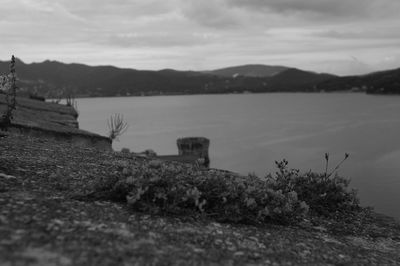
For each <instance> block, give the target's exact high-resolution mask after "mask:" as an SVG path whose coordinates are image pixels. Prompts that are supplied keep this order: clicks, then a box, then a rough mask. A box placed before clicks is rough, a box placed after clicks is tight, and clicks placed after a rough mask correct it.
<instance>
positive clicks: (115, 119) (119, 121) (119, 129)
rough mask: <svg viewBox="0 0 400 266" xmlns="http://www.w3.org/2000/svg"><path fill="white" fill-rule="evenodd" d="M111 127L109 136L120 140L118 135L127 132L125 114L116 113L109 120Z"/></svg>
mask: <svg viewBox="0 0 400 266" xmlns="http://www.w3.org/2000/svg"><path fill="white" fill-rule="evenodd" d="M107 126H108V129H109V133H108V137H109V138H110V139H111V140H114V139H116V140H118V137H119V136H121V135H122V134H123V133H125V132H126V130H127V129H128V124H127V123H126V122H125V121H124V116H123V115H121V114H114V115H112V116H111V117H110V119H109V120H108V121H107Z"/></svg>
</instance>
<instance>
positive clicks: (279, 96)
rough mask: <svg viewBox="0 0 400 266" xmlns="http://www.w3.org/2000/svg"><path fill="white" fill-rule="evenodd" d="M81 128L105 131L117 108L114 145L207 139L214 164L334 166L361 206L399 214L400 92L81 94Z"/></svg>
mask: <svg viewBox="0 0 400 266" xmlns="http://www.w3.org/2000/svg"><path fill="white" fill-rule="evenodd" d="M78 110H79V112H80V117H79V123H80V128H82V129H85V130H89V131H92V132H96V133H99V134H102V135H106V134H107V119H108V118H109V117H110V116H111V115H112V114H114V113H121V114H123V115H124V118H125V120H126V121H127V122H128V124H129V129H128V131H127V132H126V133H125V134H124V135H123V136H121V137H120V139H119V141H115V142H114V144H113V147H114V149H116V150H119V149H121V148H122V147H126V148H129V149H130V150H131V151H135V152H140V151H143V150H146V149H153V150H154V151H155V152H157V154H159V155H163V154H177V153H178V149H177V146H176V139H177V138H180V137H188V136H202V137H207V138H209V139H210V142H211V143H210V150H209V153H210V160H211V167H214V168H221V169H228V170H231V171H235V172H239V173H242V174H248V173H250V172H255V173H256V174H258V175H264V174H266V173H270V172H271V173H272V172H275V170H276V168H275V164H274V161H275V160H280V159H283V158H286V159H287V160H288V161H289V166H290V167H292V168H298V169H300V170H301V171H308V170H310V169H312V170H315V171H320V172H324V169H325V160H324V154H325V153H326V152H329V154H330V167H329V168H330V169H333V168H334V167H335V165H336V163H338V162H339V161H340V160H342V158H343V157H344V154H345V153H346V152H347V153H349V154H350V157H349V158H348V160H347V161H345V162H344V164H343V165H342V166H341V167H340V169H339V171H338V172H339V174H340V175H341V176H345V177H348V178H350V179H351V180H352V182H351V185H352V187H354V188H356V189H357V190H358V191H359V196H360V198H361V203H362V204H363V205H367V206H373V207H375V210H376V211H378V212H382V213H385V214H388V215H391V216H395V217H397V218H400V204H399V203H400V193H399V191H400V175H399V172H400V97H398V96H376V95H375V96H373V95H365V94H361V93H329V94H328V93H271V94H240V95H237V94H229V95H190V96H187V95H185V96H154V97H118V98H83V99H78Z"/></svg>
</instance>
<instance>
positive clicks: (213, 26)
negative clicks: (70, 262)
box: [0, 0, 400, 73]
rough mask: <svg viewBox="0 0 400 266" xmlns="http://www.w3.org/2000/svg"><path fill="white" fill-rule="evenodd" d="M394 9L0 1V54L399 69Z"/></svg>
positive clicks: (166, 63)
mask: <svg viewBox="0 0 400 266" xmlns="http://www.w3.org/2000/svg"><path fill="white" fill-rule="evenodd" d="M399 10H400V1H398V0H346V1H345V0H335V1H333V0H207V1H199V0H146V1H144V0H113V1H110V0H84V1H82V0H2V16H0V36H1V46H2V49H1V50H0V58H9V56H10V54H12V53H15V54H16V55H17V56H18V57H21V58H22V59H23V60H24V61H26V62H30V61H42V60H45V59H54V60H59V61H65V62H82V63H89V64H115V65H117V66H122V67H133V68H147V69H152V68H153V69H160V68H177V69H211V68H218V67H225V66H229V65H238V64H247V63H262V64H283V65H288V66H295V67H300V68H306V69H312V70H315V71H318V69H319V68H321V69H328V68H329V67H327V66H328V65H329V63H327V62H331V63H332V66H338V67H335V68H333V69H335V71H338V72H340V71H339V70H340V67H341V66H343V69H353V71H359V70H354V69H362V68H361V67H352V68H349V67H346V65H349V64H354V62H351V61H349V60H350V59H349V58H350V56H355V57H357V58H359V60H360V61H362V62H365V64H366V65H368V66H372V67H373V68H375V67H377V68H380V67H384V66H389V65H390V66H395V65H396V64H397V63H399V65H400V62H399V60H398V57H393V55H398V54H400V51H399V47H400V33H399V32H400V26H399V25H400V19H399V18H398V14H397V13H398V11H399ZM338 58H339V59H340V60H339V61H340V62H337V60H338ZM384 58H386V59H387V60H386V61H385V60H384ZM335 60H336V61H335ZM348 61H349V62H348ZM343 62H346V63H343ZM338 69H339V70H338ZM346 71H347V70H346ZM348 71H350V70H348ZM360 71H361V70H360ZM340 73H342V72H340Z"/></svg>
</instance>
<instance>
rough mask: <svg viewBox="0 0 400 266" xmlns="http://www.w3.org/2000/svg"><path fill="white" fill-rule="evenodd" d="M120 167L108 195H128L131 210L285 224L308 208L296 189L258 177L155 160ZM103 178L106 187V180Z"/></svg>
mask: <svg viewBox="0 0 400 266" xmlns="http://www.w3.org/2000/svg"><path fill="white" fill-rule="evenodd" d="M121 173H122V175H121V177H120V178H119V179H118V180H117V181H116V182H115V183H114V184H113V185H112V189H111V190H112V193H111V195H112V197H113V198H121V197H126V199H127V202H128V204H129V205H130V206H131V207H132V208H134V209H135V210H140V211H150V212H164V213H173V214H187V213H192V214H195V213H198V214H202V215H205V216H210V217H214V218H216V219H217V220H220V221H228V222H244V223H265V222H275V223H284V224H287V223H292V222H295V221H298V220H299V219H301V217H303V216H304V215H305V214H306V213H307V211H308V206H307V204H306V203H305V202H303V201H301V200H299V199H298V196H297V193H296V192H295V191H283V190H274V189H273V188H272V187H271V186H270V185H269V183H267V182H265V181H263V180H262V179H260V178H258V177H249V178H247V177H246V178H245V177H240V176H238V175H235V174H233V173H229V172H223V171H215V170H207V171H198V170H196V169H195V168H194V167H192V166H188V165H183V164H178V163H164V162H161V161H158V160H151V161H144V162H143V163H142V164H140V165H137V166H127V167H124V168H123V169H122V171H121ZM101 182H102V183H104V184H107V187H110V183H109V182H105V181H104V180H102V181H101ZM97 189H98V190H99V191H104V188H101V187H97Z"/></svg>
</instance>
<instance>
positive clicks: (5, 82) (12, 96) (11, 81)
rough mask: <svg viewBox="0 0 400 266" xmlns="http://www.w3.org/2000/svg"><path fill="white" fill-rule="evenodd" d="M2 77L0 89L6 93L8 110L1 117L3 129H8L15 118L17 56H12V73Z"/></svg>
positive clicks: (0, 122) (0, 121)
mask: <svg viewBox="0 0 400 266" xmlns="http://www.w3.org/2000/svg"><path fill="white" fill-rule="evenodd" d="M0 77H1V82H0V89H1V90H2V91H3V92H4V94H5V100H6V110H5V112H4V113H3V114H1V117H0V128H1V130H4V131H7V129H8V127H9V126H10V125H11V120H12V119H13V111H14V110H15V109H16V105H17V102H16V92H17V85H16V81H17V77H16V73H15V57H14V56H12V57H11V62H10V74H8V75H3V76H0Z"/></svg>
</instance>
